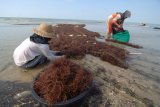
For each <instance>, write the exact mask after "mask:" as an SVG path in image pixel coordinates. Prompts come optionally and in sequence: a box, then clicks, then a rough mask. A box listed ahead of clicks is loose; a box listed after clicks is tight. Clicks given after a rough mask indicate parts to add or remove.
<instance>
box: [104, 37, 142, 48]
mask: <svg viewBox="0 0 160 107" xmlns="http://www.w3.org/2000/svg"><path fill="white" fill-rule="evenodd" d="M106 41H110V42H114V43H119V44H123V45H127V46H130V47H133V48H138V49H139V48H143V47H142V46H139V45H136V44H132V43H125V42H120V41H116V40H111V39H106Z"/></svg>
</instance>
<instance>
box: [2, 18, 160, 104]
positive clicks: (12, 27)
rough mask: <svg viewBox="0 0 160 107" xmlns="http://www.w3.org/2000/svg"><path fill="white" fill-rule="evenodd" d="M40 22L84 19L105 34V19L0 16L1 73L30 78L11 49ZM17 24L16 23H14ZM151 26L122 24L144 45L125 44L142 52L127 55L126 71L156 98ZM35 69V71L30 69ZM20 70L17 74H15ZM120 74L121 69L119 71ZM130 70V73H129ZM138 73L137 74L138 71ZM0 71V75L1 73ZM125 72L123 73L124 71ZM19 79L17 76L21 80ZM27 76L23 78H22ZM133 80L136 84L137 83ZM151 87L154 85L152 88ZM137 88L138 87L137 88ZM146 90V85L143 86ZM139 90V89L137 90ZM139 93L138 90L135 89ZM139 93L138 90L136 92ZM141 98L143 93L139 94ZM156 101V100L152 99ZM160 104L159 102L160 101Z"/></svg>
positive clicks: (156, 36)
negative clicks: (101, 20) (15, 17)
mask: <svg viewBox="0 0 160 107" xmlns="http://www.w3.org/2000/svg"><path fill="white" fill-rule="evenodd" d="M40 22H47V23H50V24H53V25H54V24H56V23H80V24H83V23H85V24H86V25H87V26H86V28H87V29H89V30H92V31H95V32H99V33H100V34H101V35H102V36H105V34H106V24H105V22H103V23H102V22H97V21H76V20H51V19H14V20H13V19H12V18H11V19H7V20H4V19H3V20H2V18H0V32H1V33H0V59H1V60H0V73H1V72H2V71H5V70H6V69H8V70H6V71H5V72H8V73H3V72H2V73H3V74H4V75H5V74H7V75H9V73H10V71H9V70H15V71H16V72H15V73H17V74H15V75H14V73H13V72H12V73H13V76H17V78H20V79H22V78H23V77H21V76H23V75H30V77H29V78H32V76H33V75H34V74H32V73H31V72H30V73H31V74H30V73H25V72H22V73H20V72H21V71H19V68H18V67H17V68H16V66H15V65H14V63H13V58H12V54H13V51H14V49H15V48H16V47H17V46H18V45H19V44H20V43H21V42H22V41H23V40H24V39H25V38H27V37H29V36H30V35H32V33H33V32H32V29H33V28H35V27H36V26H37V24H39V23H40ZM16 24H19V25H16ZM153 26H157V25H148V26H147V27H142V26H138V25H137V24H133V23H129V24H125V26H124V28H125V29H127V30H129V32H130V34H131V39H130V42H131V43H135V44H138V45H141V46H143V47H144V48H142V49H134V48H130V47H124V46H123V47H124V48H126V49H127V50H129V51H130V52H134V53H141V54H139V55H130V56H129V59H128V63H129V69H128V70H129V71H127V72H128V73H129V72H130V71H131V72H134V73H135V75H134V76H135V78H131V80H132V79H135V80H136V81H137V83H138V86H141V87H142V86H146V87H149V91H150V90H151V91H152V90H153V91H152V92H151V94H152V95H149V94H147V93H146V94H145V95H142V96H147V97H149V96H151V98H150V99H152V100H154V99H156V98H158V96H160V95H158V94H154V93H160V92H159V89H160V48H159V46H160V42H159V40H160V30H155V29H152V28H153ZM33 73H36V72H33ZM18 74H20V75H18ZM122 74H123V73H122ZM129 74H130V73H129ZM137 74H138V75H137ZM4 75H2V76H4ZM125 76H126V75H125ZM12 79H13V80H15V77H14V78H13V77H11V76H7V78H5V77H3V80H12ZM20 79H19V80H20ZM25 80H27V78H24V79H23V81H25ZM137 83H136V84H137ZM152 88H153V89H152ZM137 90H138V89H137ZM146 90H148V89H146ZM140 92H141V91H140ZM137 93H138V92H137ZM139 95H140V94H139ZM142 98H143V97H142ZM155 101H156V100H155ZM159 105H160V104H159Z"/></svg>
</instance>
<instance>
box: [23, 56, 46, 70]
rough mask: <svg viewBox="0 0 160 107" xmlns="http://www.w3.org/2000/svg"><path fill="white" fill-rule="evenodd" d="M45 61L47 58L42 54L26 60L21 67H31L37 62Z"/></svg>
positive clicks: (42, 62)
mask: <svg viewBox="0 0 160 107" xmlns="http://www.w3.org/2000/svg"><path fill="white" fill-rule="evenodd" d="M46 62H47V58H46V57H45V56H43V55H39V56H36V57H35V58H34V59H33V60H31V61H29V62H27V63H26V64H24V65H23V66H22V67H24V68H33V67H35V66H36V65H38V64H44V63H46Z"/></svg>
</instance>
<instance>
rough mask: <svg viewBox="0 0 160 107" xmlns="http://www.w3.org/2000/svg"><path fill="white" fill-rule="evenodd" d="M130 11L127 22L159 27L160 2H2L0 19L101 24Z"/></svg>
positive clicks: (133, 0) (137, 0) (66, 0)
mask: <svg viewBox="0 0 160 107" xmlns="http://www.w3.org/2000/svg"><path fill="white" fill-rule="evenodd" d="M125 10H129V11H131V14H132V15H131V18H128V19H127V22H138V23H154V24H160V12H159V11H160V0H1V2H0V17H31V18H53V19H80V20H102V21H105V20H106V19H107V17H108V16H109V15H110V14H112V13H115V12H124V11H125Z"/></svg>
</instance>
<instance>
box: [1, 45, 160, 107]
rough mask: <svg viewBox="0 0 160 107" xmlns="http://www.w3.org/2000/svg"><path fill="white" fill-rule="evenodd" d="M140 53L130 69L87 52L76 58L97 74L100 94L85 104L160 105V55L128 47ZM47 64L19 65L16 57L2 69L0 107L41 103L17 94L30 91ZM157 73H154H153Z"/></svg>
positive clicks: (92, 106) (114, 106) (95, 106)
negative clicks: (80, 57) (17, 96)
mask: <svg viewBox="0 0 160 107" xmlns="http://www.w3.org/2000/svg"><path fill="white" fill-rule="evenodd" d="M128 50H130V51H132V52H140V53H142V54H140V55H130V57H129V59H128V63H129V68H128V69H123V68H120V67H117V66H113V65H111V64H110V63H108V62H104V61H102V60H100V59H99V58H97V57H94V56H91V55H86V56H85V57H84V58H83V59H81V60H74V61H75V62H77V63H78V64H80V65H82V66H83V67H85V68H86V69H89V70H90V71H91V72H92V73H93V76H94V85H95V87H96V88H98V90H100V93H98V94H92V95H90V96H89V97H88V99H87V100H86V101H85V104H84V105H85V107H86V106H87V107H104V106H106V107H107V105H109V106H110V107H149V106H150V107H151V106H156V107H158V106H160V102H159V99H160V72H159V71H160V67H159V65H160V62H159V61H160V60H159V59H160V54H159V53H157V54H154V58H153V53H151V52H150V50H149V51H144V50H143V49H142V50H137V49H133V48H128ZM45 66H46V65H43V66H39V67H36V68H34V69H29V70H26V69H23V68H20V67H17V66H16V65H15V64H14V62H13V60H11V61H10V63H9V64H8V65H7V66H6V67H4V68H3V69H2V70H1V72H0V85H1V87H0V92H1V93H2V94H0V105H1V106H7V107H10V106H14V107H17V106H35V107H36V106H39V103H38V102H37V101H36V100H35V99H34V98H33V97H32V95H31V94H30V93H28V94H27V95H22V96H21V97H19V98H18V99H15V96H16V95H17V94H18V93H19V94H21V93H23V92H24V91H30V90H31V88H30V87H31V83H32V81H33V79H34V78H35V77H36V76H37V74H38V73H39V72H40V71H42V70H43V69H44V67H45ZM153 72H154V73H153Z"/></svg>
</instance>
